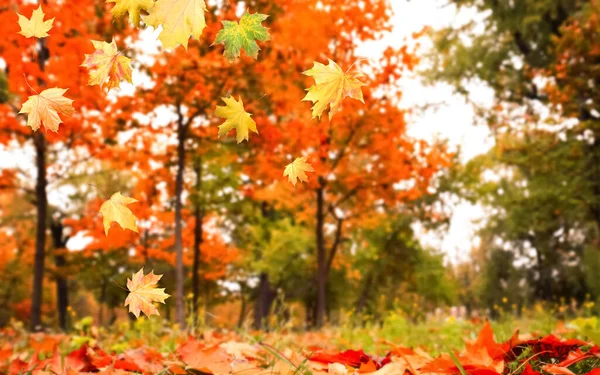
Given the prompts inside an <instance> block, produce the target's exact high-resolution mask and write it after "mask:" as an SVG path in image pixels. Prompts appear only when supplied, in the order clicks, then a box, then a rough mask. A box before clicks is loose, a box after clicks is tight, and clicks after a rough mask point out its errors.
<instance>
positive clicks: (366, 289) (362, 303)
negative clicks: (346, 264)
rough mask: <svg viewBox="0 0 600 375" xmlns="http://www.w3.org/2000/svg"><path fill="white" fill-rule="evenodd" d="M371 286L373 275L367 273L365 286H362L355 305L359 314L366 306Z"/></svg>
mask: <svg viewBox="0 0 600 375" xmlns="http://www.w3.org/2000/svg"><path fill="white" fill-rule="evenodd" d="M372 285H373V273H372V272H371V273H369V276H367V279H366V280H365V285H364V286H363V290H362V292H361V293H360V298H359V299H358V303H357V304H356V312H357V313H358V314H361V313H362V312H363V311H364V309H365V307H366V306H367V301H368V300H369V296H370V294H371V287H372Z"/></svg>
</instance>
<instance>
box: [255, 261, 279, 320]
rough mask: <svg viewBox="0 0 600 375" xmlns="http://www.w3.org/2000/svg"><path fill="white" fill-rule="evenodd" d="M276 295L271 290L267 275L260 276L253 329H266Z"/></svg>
mask: <svg viewBox="0 0 600 375" xmlns="http://www.w3.org/2000/svg"><path fill="white" fill-rule="evenodd" d="M275 296H276V293H275V291H273V289H272V288H271V283H270V282H269V275H268V274H266V273H264V272H263V273H261V274H260V281H259V284H258V296H257V297H256V302H255V305H254V324H253V325H254V329H263V328H268V325H267V318H268V317H269V313H270V311H271V304H272V303H273V300H274V299H275Z"/></svg>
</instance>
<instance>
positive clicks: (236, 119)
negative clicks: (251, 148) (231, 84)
mask: <svg viewBox="0 0 600 375" xmlns="http://www.w3.org/2000/svg"><path fill="white" fill-rule="evenodd" d="M222 99H223V101H224V102H225V106H217V108H216V109H215V115H216V116H218V117H221V118H224V119H226V121H225V122H224V123H223V124H221V125H219V137H221V136H222V135H226V134H227V133H229V132H230V131H231V130H232V129H235V131H236V133H237V134H236V139H237V143H241V142H242V141H243V140H244V139H245V140H248V139H249V130H252V131H253V132H255V133H256V134H258V130H257V129H256V122H254V120H252V117H250V116H252V115H251V114H250V113H248V112H246V111H245V110H244V103H243V102H242V98H241V97H238V100H235V98H234V97H233V96H230V97H229V98H222Z"/></svg>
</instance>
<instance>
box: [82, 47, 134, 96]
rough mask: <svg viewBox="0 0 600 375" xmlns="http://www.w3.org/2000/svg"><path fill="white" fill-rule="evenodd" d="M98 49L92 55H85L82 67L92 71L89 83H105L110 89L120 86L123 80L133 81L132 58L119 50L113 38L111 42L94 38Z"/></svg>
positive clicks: (92, 84)
mask: <svg viewBox="0 0 600 375" xmlns="http://www.w3.org/2000/svg"><path fill="white" fill-rule="evenodd" d="M91 42H92V44H93V45H94V48H95V49H96V50H95V51H94V53H92V54H91V55H85V60H84V61H83V64H81V66H82V67H84V68H87V69H88V70H89V73H90V79H89V81H88V85H90V86H94V85H100V87H103V86H104V85H105V84H106V86H107V88H108V90H110V89H112V88H114V87H119V85H120V83H121V81H122V80H126V81H127V82H130V83H131V82H132V81H131V66H130V65H129V63H130V62H131V59H129V58H128V57H126V56H123V55H122V54H121V52H119V51H118V50H117V44H116V43H115V41H114V40H113V41H112V42H111V43H106V42H103V41H97V40H92V41H91Z"/></svg>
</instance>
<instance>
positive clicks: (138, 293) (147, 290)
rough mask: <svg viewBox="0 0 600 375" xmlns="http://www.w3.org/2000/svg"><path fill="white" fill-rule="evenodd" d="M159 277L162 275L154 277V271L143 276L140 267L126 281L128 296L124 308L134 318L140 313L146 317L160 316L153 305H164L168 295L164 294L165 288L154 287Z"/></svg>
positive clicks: (142, 270)
mask: <svg viewBox="0 0 600 375" xmlns="http://www.w3.org/2000/svg"><path fill="white" fill-rule="evenodd" d="M161 277H162V275H155V274H154V271H150V273H149V274H147V275H144V268H143V267H142V269H141V270H139V271H138V272H137V273H135V274H133V275H132V276H131V279H127V289H128V290H129V295H128V296H127V298H126V299H125V306H129V312H130V313H132V314H133V315H135V317H136V318H139V317H140V312H143V313H144V314H146V316H150V315H160V314H159V313H158V310H157V309H156V307H155V306H154V305H153V303H154V302H160V303H165V299H167V298H169V295H168V294H166V293H165V288H157V287H156V284H158V281H159V280H160V278H161Z"/></svg>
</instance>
